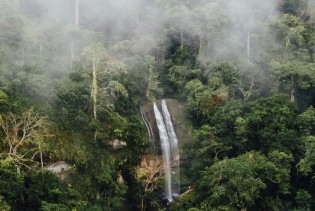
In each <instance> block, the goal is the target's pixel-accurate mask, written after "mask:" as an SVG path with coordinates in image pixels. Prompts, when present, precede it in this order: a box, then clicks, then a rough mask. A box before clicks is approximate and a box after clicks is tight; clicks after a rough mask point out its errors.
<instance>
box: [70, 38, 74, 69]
mask: <svg viewBox="0 0 315 211" xmlns="http://www.w3.org/2000/svg"><path fill="white" fill-rule="evenodd" d="M73 60H74V43H73V38H71V59H70V69H71V70H72V69H73Z"/></svg>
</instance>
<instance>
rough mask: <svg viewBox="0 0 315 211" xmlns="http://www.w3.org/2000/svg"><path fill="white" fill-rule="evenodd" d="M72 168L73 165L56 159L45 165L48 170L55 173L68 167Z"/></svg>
mask: <svg viewBox="0 0 315 211" xmlns="http://www.w3.org/2000/svg"><path fill="white" fill-rule="evenodd" d="M71 168H73V165H71V164H69V163H67V162H65V161H58V162H56V163H54V164H51V165H50V166H48V167H47V170H48V171H51V172H53V173H55V174H60V173H61V172H63V171H67V170H69V169H71Z"/></svg>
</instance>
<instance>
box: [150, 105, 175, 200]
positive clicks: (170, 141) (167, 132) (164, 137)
mask: <svg viewBox="0 0 315 211" xmlns="http://www.w3.org/2000/svg"><path fill="white" fill-rule="evenodd" d="M161 105H162V114H161V112H160V111H159V109H158V107H157V105H156V103H154V105H153V107H154V114H155V119H156V122H157V127H158V130H159V135H160V141H161V149H162V156H163V161H164V172H165V181H166V183H165V195H166V198H167V199H168V200H169V201H173V196H178V194H179V150H178V139H177V136H176V133H175V130H174V126H173V123H172V119H171V115H170V112H169V110H168V108H167V105H166V102H165V100H162V101H161Z"/></svg>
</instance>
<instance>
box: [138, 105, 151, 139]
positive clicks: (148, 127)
mask: <svg viewBox="0 0 315 211" xmlns="http://www.w3.org/2000/svg"><path fill="white" fill-rule="evenodd" d="M140 113H141V117H142V120H143V122H144V124H145V126H146V128H147V130H148V135H149V142H150V144H152V145H153V144H154V133H153V130H152V127H151V125H150V122H149V121H148V119H147V117H146V115H145V111H144V109H143V107H142V106H140Z"/></svg>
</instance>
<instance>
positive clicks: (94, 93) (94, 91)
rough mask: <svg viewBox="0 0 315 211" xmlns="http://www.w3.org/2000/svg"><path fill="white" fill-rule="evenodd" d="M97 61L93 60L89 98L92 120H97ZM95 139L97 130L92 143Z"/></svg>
mask: <svg viewBox="0 0 315 211" xmlns="http://www.w3.org/2000/svg"><path fill="white" fill-rule="evenodd" d="M97 63H98V62H97V60H95V59H94V58H93V78H92V90H91V97H92V101H93V115H94V119H95V120H96V119H97V95H98V87H97V80H96V79H97V78H96V68H97ZM96 139H97V129H96V130H95V132H94V141H95V142H96Z"/></svg>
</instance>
